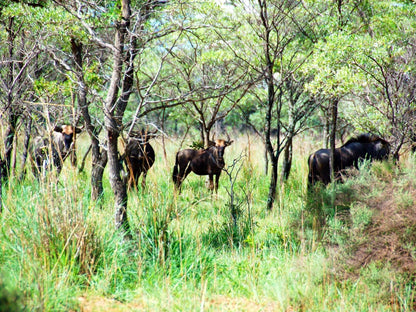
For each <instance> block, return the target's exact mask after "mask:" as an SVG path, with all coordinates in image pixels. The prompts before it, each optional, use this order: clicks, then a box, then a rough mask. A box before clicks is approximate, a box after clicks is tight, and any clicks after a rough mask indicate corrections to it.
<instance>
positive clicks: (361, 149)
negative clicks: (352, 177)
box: [308, 134, 390, 186]
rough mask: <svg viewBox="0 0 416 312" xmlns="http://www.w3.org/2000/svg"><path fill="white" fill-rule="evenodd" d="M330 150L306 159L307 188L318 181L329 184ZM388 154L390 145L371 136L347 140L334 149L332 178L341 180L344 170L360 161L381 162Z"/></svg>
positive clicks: (363, 135)
mask: <svg viewBox="0 0 416 312" xmlns="http://www.w3.org/2000/svg"><path fill="white" fill-rule="evenodd" d="M330 153H331V150H330V149H320V150H318V151H316V152H315V153H313V154H311V155H310V156H309V159H308V165H309V175H308V183H309V186H311V185H313V184H315V183H316V182H318V181H320V182H322V183H323V184H324V185H327V184H329V183H330V182H331V177H330V170H329V155H330ZM389 153H390V144H389V143H388V142H387V141H386V140H383V139H382V138H380V137H379V136H377V135H373V134H361V135H359V136H357V137H355V138H352V139H350V140H348V141H347V142H346V143H345V144H344V145H343V146H341V147H340V148H336V149H335V153H334V164H335V168H334V171H335V172H334V176H335V179H336V180H339V179H340V178H341V173H342V171H343V170H344V169H346V168H350V167H355V168H357V169H358V164H359V162H360V161H362V160H370V161H372V160H383V159H386V158H387V157H388V155H389Z"/></svg>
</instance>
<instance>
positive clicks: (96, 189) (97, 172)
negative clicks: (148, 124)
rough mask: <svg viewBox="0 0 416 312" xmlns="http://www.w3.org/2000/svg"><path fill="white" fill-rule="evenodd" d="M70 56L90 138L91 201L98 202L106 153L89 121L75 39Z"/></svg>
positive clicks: (81, 64)
mask: <svg viewBox="0 0 416 312" xmlns="http://www.w3.org/2000/svg"><path fill="white" fill-rule="evenodd" d="M71 47H72V55H73V57H74V60H75V65H76V73H77V78H78V81H79V84H78V104H79V107H80V109H81V113H82V116H83V118H84V123H85V128H86V130H87V132H88V135H89V136H90V138H91V147H92V168H91V200H93V201H97V200H99V199H100V198H101V197H102V195H103V193H104V189H103V175H104V169H105V166H106V164H107V152H106V151H105V150H102V149H101V148H100V142H99V140H98V134H99V132H100V131H98V130H97V129H96V128H95V127H94V125H93V124H92V121H91V116H90V113H89V106H88V101H87V86H86V85H85V82H84V73H83V70H82V66H83V60H82V57H83V56H82V54H83V51H82V43H80V42H78V41H77V40H75V39H72V40H71Z"/></svg>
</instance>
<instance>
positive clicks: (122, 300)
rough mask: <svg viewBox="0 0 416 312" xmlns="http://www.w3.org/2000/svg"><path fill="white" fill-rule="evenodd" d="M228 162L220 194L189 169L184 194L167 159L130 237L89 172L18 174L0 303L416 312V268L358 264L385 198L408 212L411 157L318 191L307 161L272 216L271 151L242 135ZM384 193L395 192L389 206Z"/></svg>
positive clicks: (407, 232)
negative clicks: (93, 188)
mask: <svg viewBox="0 0 416 312" xmlns="http://www.w3.org/2000/svg"><path fill="white" fill-rule="evenodd" d="M154 147H155V150H156V155H162V153H161V152H160V149H161V146H160V145H158V143H157V142H156V143H154ZM173 150H174V147H173V146H168V152H169V154H172V155H173V154H174V151H173ZM242 151H243V152H244V153H243V154H241V152H242ZM295 155H296V153H295ZM225 158H226V160H227V161H226V162H227V163H228V164H229V166H228V167H227V170H228V174H227V173H223V175H222V177H221V179H220V187H219V192H218V194H211V193H210V192H209V191H208V190H207V189H206V188H205V177H198V176H196V175H192V174H191V175H189V177H188V178H187V179H186V180H185V182H184V184H183V190H182V194H180V195H178V194H174V193H173V183H172V182H171V181H170V178H169V177H170V173H171V169H172V163H171V162H172V161H173V160H172V159H167V160H165V159H162V157H161V156H158V158H157V159H156V162H155V165H154V167H153V168H152V169H151V170H150V171H149V174H148V179H147V186H146V188H145V189H144V190H142V189H141V188H140V187H139V189H138V190H131V191H130V192H129V200H128V214H129V220H130V223H131V224H130V225H131V228H132V231H133V233H132V239H131V240H125V239H124V237H123V234H122V233H119V232H117V231H116V230H115V229H114V208H113V198H112V191H111V189H110V186H109V183H108V181H107V180H106V182H105V184H104V188H105V195H104V198H102V199H101V204H99V205H98V204H97V203H93V202H91V201H90V196H89V193H90V186H89V178H90V177H89V174H88V171H87V170H86V172H84V173H83V174H81V175H79V174H77V173H76V170H75V169H73V168H71V167H70V165H69V164H65V168H64V170H63V172H62V173H61V175H60V176H59V178H58V180H53V178H52V177H51V178H49V179H46V180H45V182H38V181H36V180H34V179H33V178H30V177H29V178H28V179H27V180H25V181H23V182H19V181H17V180H14V179H11V180H10V181H9V183H8V185H7V187H4V188H3V206H4V209H3V213H2V214H1V216H0V227H1V232H0V250H1V252H0V264H1V265H0V276H1V278H0V281H7V283H6V284H4V283H0V303H1V304H4V305H6V306H7V305H10V306H12V307H13V309H16V311H18V310H19V309H26V310H33V311H68V310H85V311H94V310H100V309H101V310H105V309H106V307H105V306H104V307H103V306H96V305H97V304H98V302H101V304H105V302H107V301H106V300H109V302H110V303H108V305H111V307H112V309H113V310H119V311H123V310H159V311H162V310H163V311H165V310H169V311H194V310H204V311H218V310H222V311H235V310H239V311H253V310H263V311H285V310H287V311H290V310H293V311H337V310H338V311H371V310H373V311H376V310H377V311H387V310H388V311H391V310H402V311H406V310H408V311H411V310H412V308H413V302H414V298H413V289H414V282H413V271H411V268H410V267H408V268H407V270H401V269H400V266H401V265H403V266H404V264H403V263H402V262H395V261H396V260H397V259H395V258H392V257H390V258H386V259H384V258H371V257H370V258H371V259H372V261H368V262H367V263H364V264H363V265H362V266H357V263H356V262H355V260H354V259H356V258H355V257H358V256H359V253H357V252H358V251H360V250H361V248H362V247H368V246H366V245H365V244H367V243H368V242H371V241H372V240H373V241H376V240H375V239H373V238H372V236H371V233H372V232H371V231H375V228H374V225H376V224H380V222H381V220H382V219H381V218H380V217H379V216H381V215H382V214H380V212H383V211H384V210H382V209H383V207H386V205H387V204H386V203H388V204H389V207H390V206H391V207H397V209H398V210H397V211H399V212H400V211H401V212H400V213H399V214H398V215H402V214H408V215H409V213H410V212H411V210H412V208H413V206H414V202H415V200H416V196H415V191H414V189H416V188H415V186H416V178H415V177H416V175H415V173H416V169H415V160H414V159H413V158H409V159H406V160H403V162H402V163H401V164H400V167H398V166H396V165H395V164H393V163H392V162H387V163H374V164H373V165H371V166H365V167H363V168H361V170H360V172H359V174H357V175H355V176H353V177H349V178H348V179H346V182H345V183H343V184H335V185H330V186H328V187H327V188H324V187H322V186H321V187H319V186H318V187H316V188H315V189H314V190H313V192H309V193H308V192H307V191H306V175H307V165H306V160H305V159H306V157H305V156H304V155H303V154H302V156H301V157H299V158H295V159H294V162H293V169H292V174H291V176H290V177H289V180H288V181H287V182H285V183H283V184H281V185H280V186H279V187H278V192H277V193H278V197H277V198H276V205H275V207H274V210H273V211H266V210H265V207H266V199H267V193H268V183H269V180H268V179H269V178H268V176H266V175H265V174H264V172H263V167H264V166H263V163H262V148H261V147H259V146H257V145H255V146H253V143H252V142H250V141H249V142H247V141H246V140H245V139H244V138H242V139H240V144H234V145H232V146H230V148H229V150H227V154H226V156H225ZM233 160H235V161H233ZM233 164H234V167H232V165H233ZM105 179H106V177H105ZM387 189H389V190H394V192H393V196H392V197H391V198H389V199H388V200H387V199H386V196H385V194H386V190H387ZM395 211H396V210H395ZM396 215H397V214H396ZM400 220H401V219H400ZM400 220H396V221H397V222H399V221H400ZM408 220H413V217H409V218H408ZM415 220H416V218H415ZM399 225H400V224H399V223H398V224H396V226H395V227H394V228H392V229H390V231H391V232H392V233H394V231H396V230H397V229H403V232H400V233H401V235H402V237H401V238H398V240H397V241H398V242H400V248H402V249H400V250H401V251H403V250H404V251H406V252H407V253H408V255H409V257H408V258H406V261H410V260H412V259H413V255H414V254H415V252H416V247H415V245H414V243H413V242H414V241H415V240H414V238H415V237H416V222H415V223H414V224H413V223H412V222H410V221H409V222H407V223H404V225H403V226H402V227H401V228H400V227H399ZM377 229H378V228H377ZM384 230H385V231H389V229H388V228H384ZM378 233H379V236H382V235H381V234H380V233H381V232H378ZM369 246H371V245H369ZM397 246H399V245H397ZM357 259H358V258H357ZM402 260H403V259H402ZM409 263H410V262H406V264H409ZM4 298H6V299H7V300H6V301H5V299H4ZM110 300H111V301H110Z"/></svg>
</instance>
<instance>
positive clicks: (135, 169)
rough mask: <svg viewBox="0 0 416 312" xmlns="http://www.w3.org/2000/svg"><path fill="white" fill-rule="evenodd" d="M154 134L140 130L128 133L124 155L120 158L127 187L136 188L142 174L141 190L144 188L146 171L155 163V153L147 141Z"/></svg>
mask: <svg viewBox="0 0 416 312" xmlns="http://www.w3.org/2000/svg"><path fill="white" fill-rule="evenodd" d="M155 133H156V131H154V132H147V131H145V130H144V129H142V130H141V131H140V132H130V135H129V138H128V140H127V144H126V147H125V151H124V155H123V156H122V157H121V158H122V159H123V160H124V163H125V164H126V167H127V183H128V187H129V188H130V187H132V186H133V185H134V186H135V187H137V185H138V183H139V178H140V175H141V174H142V173H143V178H142V190H144V188H145V186H146V175H147V171H148V170H149V169H150V168H151V167H152V166H153V163H154V162H155V151H154V150H153V148H152V146H151V145H150V144H149V139H151V138H153V137H155Z"/></svg>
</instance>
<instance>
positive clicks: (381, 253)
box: [335, 181, 416, 275]
mask: <svg viewBox="0 0 416 312" xmlns="http://www.w3.org/2000/svg"><path fill="white" fill-rule="evenodd" d="M380 186H381V185H378V187H380ZM369 190H370V188H368V189H367V187H365V188H364V189H363V188H360V186H357V190H356V191H357V192H356V194H358V196H359V197H360V199H359V202H361V203H363V204H364V205H365V206H366V207H368V208H369V209H370V210H371V211H372V213H373V215H372V220H371V223H370V224H369V225H367V226H366V227H365V229H364V230H362V232H360V233H359V235H357V236H356V237H354V236H353V237H352V238H351V242H350V243H349V244H350V246H349V247H348V248H347V249H348V252H347V255H342V256H341V257H345V258H344V259H343V261H340V262H338V263H346V266H344V267H343V269H342V271H344V269H346V268H347V270H346V271H348V273H347V275H351V274H352V275H358V274H359V271H360V270H361V268H363V267H366V266H368V265H369V264H370V263H373V262H375V263H378V264H380V265H387V264H388V265H389V266H390V268H391V269H392V270H394V271H397V272H398V273H408V274H410V275H415V273H416V258H415V251H416V207H415V206H416V205H415V204H416V185H414V184H412V183H410V182H409V183H404V184H399V183H397V181H396V182H394V181H390V182H388V183H383V187H382V189H381V191H380V192H379V193H378V194H377V195H372V196H366V195H368V193H367V192H368V191H369ZM366 193H367V194H366ZM337 249H338V248H337ZM338 251H339V250H336V251H335V253H337V252H338ZM336 258H338V260H340V259H339V255H338V256H336ZM346 271H344V273H346Z"/></svg>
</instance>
